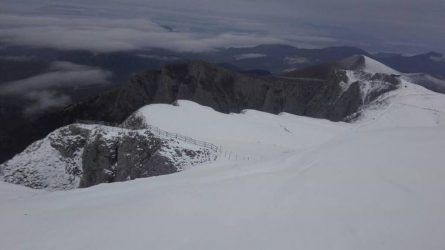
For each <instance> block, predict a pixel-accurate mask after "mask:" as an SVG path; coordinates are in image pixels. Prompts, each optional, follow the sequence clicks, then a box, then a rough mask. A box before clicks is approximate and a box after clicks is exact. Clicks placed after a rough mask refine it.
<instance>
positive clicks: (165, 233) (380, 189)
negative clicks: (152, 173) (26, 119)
mask: <svg viewBox="0 0 445 250" xmlns="http://www.w3.org/2000/svg"><path fill="white" fill-rule="evenodd" d="M444 111H445V95H440V94H436V93H433V92H430V91H428V90H425V89H423V88H421V87H417V86H414V85H412V84H409V83H406V82H405V83H404V86H403V87H402V88H400V89H399V90H396V91H393V92H391V93H389V94H388V95H386V96H383V97H382V100H379V102H376V103H374V104H371V105H370V106H369V107H367V108H366V110H364V111H363V114H364V115H363V116H362V118H361V119H360V120H358V121H357V122H356V123H354V124H345V123H332V122H328V121H324V120H317V119H311V118H305V117H298V116H293V115H290V114H281V115H271V114H266V113H262V112H257V111H250V110H248V111H246V112H244V113H243V114H222V113H218V112H215V111H213V110H212V109H210V108H206V107H203V106H200V105H198V104H195V103H191V102H187V101H180V102H179V106H171V105H150V106H146V107H144V108H142V109H141V110H139V111H138V114H139V115H140V116H142V117H144V119H145V120H146V122H147V123H149V124H152V125H154V126H158V127H161V128H163V129H164V130H167V131H170V132H177V133H181V134H183V135H187V136H190V137H194V138H196V139H200V140H205V141H208V142H212V143H214V144H217V145H220V146H222V147H224V148H226V149H230V150H233V151H236V152H240V153H243V154H251V155H253V156H254V157H253V158H254V159H253V160H251V161H234V160H227V159H225V158H224V157H220V159H219V160H218V161H216V162H213V163H207V164H203V165H201V166H197V167H194V168H191V169H189V170H187V171H184V172H181V173H178V174H172V175H167V176H160V177H152V178H148V179H138V180H135V181H129V182H124V183H113V184H102V185H98V186H94V187H91V188H88V189H78V190H71V191H65V192H44V191H35V190H30V189H26V188H23V187H19V186H14V185H11V184H6V183H0V221H1V224H0V248H1V249H21V250H26V249H32V250H35V249H42V250H52V249H57V250H59V249H107V250H111V249H141V250H142V249H193V250H199V249H216V250H217V249H221V250H222V249H224V250H226V249H305V250H320V249H334V250H335V249H341V250H345V249H354V250H355V249H361V250H362V249H365V250H366V249H369V250H371V249H372V250H375V249H382V250H383V249H388V250H399V249H400V250H410V249H412V250H418V249H443V248H444V247H445V238H444V237H443V234H444V232H445V216H444V212H443V211H445V196H444V195H443V194H444V193H445V182H444V181H443V180H444V179H445V164H444V163H445V156H444V154H443V149H444V147H445V125H444V120H443V117H444V113H443V112H444Z"/></svg>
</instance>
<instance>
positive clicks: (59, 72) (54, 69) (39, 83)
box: [0, 62, 111, 95]
mask: <svg viewBox="0 0 445 250" xmlns="http://www.w3.org/2000/svg"><path fill="white" fill-rule="evenodd" d="M110 76H111V74H110V73H109V72H107V71H104V70H101V69H99V68H94V67H89V66H84V65H78V64H74V63H70V62H54V63H53V64H52V65H51V69H50V71H49V72H47V73H43V74H40V75H36V76H32V77H29V78H25V79H21V80H17V81H13V82H7V83H4V84H2V85H1V86H0V95H21V94H23V93H26V92H29V91H35V90H47V89H54V88H69V87H74V86H82V85H91V84H107V83H109V82H108V80H107V78H109V77H110Z"/></svg>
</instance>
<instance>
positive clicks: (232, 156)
mask: <svg viewBox="0 0 445 250" xmlns="http://www.w3.org/2000/svg"><path fill="white" fill-rule="evenodd" d="M76 122H77V123H80V124H89V125H95V124H99V125H104V126H109V127H116V128H121V129H128V130H135V129H130V128H127V127H125V126H124V125H123V124H120V123H112V122H104V121H90V120H77V121H76ZM144 128H145V129H148V130H150V131H151V132H152V133H153V134H154V135H157V136H162V137H167V138H172V139H176V140H178V141H183V142H185V143H190V144H193V145H196V146H200V147H203V148H207V149H210V150H213V151H214V152H216V153H217V155H218V156H219V157H221V158H225V159H228V160H235V161H239V160H243V161H250V160H253V157H251V156H248V155H243V154H239V153H237V152H233V151H231V150H228V149H225V148H223V147H221V146H217V145H215V144H213V143H209V142H205V141H200V140H196V139H193V138H191V137H188V136H184V135H181V134H178V133H172V132H167V131H165V130H162V129H160V128H158V127H156V126H152V125H149V124H144Z"/></svg>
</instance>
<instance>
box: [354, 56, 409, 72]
mask: <svg viewBox="0 0 445 250" xmlns="http://www.w3.org/2000/svg"><path fill="white" fill-rule="evenodd" d="M363 57H364V58H365V65H364V68H363V69H362V70H363V71H365V72H368V73H372V74H376V73H380V74H388V75H392V74H395V75H400V72H398V71H397V70H395V69H393V68H391V67H388V66H386V65H385V64H383V63H381V62H379V61H376V60H374V59H372V58H369V57H367V56H363Z"/></svg>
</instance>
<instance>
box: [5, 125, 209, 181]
mask: <svg viewBox="0 0 445 250" xmlns="http://www.w3.org/2000/svg"><path fill="white" fill-rule="evenodd" d="M215 157H216V155H215V152H214V151H212V150H210V149H207V148H202V147H199V146H196V145H192V144H188V143H184V142H181V141H177V140H175V139H174V138H163V137H159V136H155V135H154V134H153V133H152V132H151V131H150V130H147V129H143V130H128V129H122V128H115V127H107V126H102V125H79V124H73V125H69V126H65V127H63V128H61V129H58V130H56V131H54V132H52V133H51V134H50V135H49V136H48V137H46V138H45V139H43V140H40V141H37V142H35V143H33V144H32V145H31V146H29V147H28V148H27V149H26V150H25V151H24V152H22V153H21V154H18V155H17V156H15V157H14V158H13V159H11V160H10V161H8V162H6V163H4V164H2V165H0V169H1V174H2V175H3V180H4V181H6V182H10V183H16V184H21V185H25V186H28V187H32V188H38V189H48V190H66V189H72V188H77V187H89V186H92V185H96V184H99V183H109V182H117V181H126V180H133V179H136V178H142V177H150V176H157V175H164V174H171V173H175V172H178V171H181V170H183V169H184V168H186V167H190V166H193V165H195V164H198V163H202V162H205V161H210V160H213V159H214V158H215Z"/></svg>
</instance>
